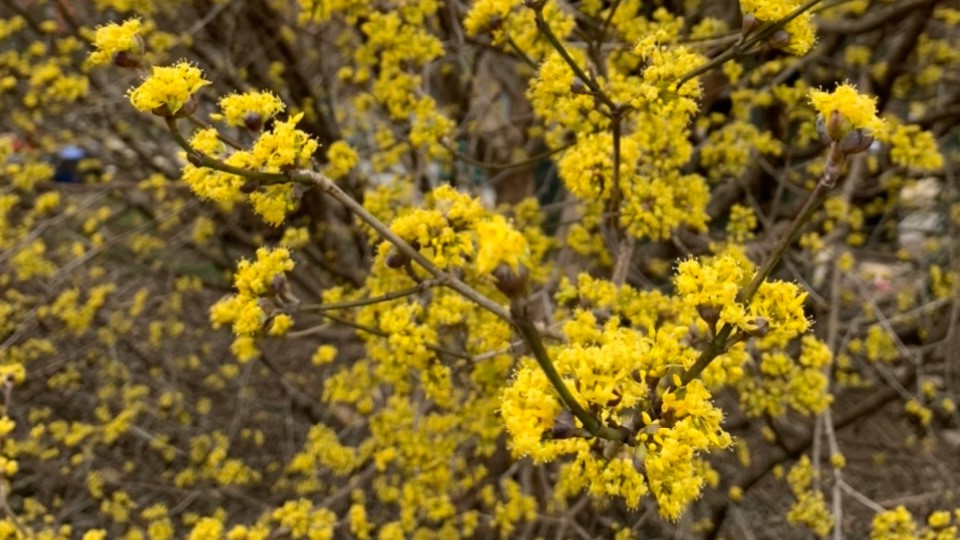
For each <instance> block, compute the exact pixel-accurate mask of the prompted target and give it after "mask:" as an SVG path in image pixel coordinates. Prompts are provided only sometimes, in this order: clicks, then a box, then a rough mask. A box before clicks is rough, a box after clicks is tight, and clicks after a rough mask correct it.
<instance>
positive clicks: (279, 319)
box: [210, 248, 294, 336]
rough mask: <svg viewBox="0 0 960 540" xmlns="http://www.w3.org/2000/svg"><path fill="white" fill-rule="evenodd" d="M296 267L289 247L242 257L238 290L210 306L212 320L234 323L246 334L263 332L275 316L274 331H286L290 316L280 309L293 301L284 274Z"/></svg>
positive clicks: (235, 280) (235, 328) (238, 269)
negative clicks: (255, 257)
mask: <svg viewBox="0 0 960 540" xmlns="http://www.w3.org/2000/svg"><path fill="white" fill-rule="evenodd" d="M293 267H294V262H293V261H292V260H291V259H290V252H289V251H287V250H286V249H285V248H277V249H269V248H260V249H258V250H257V259H256V260H255V261H248V260H242V261H240V264H238V265H237V273H236V274H235V275H234V285H235V286H236V288H237V294H234V295H230V296H227V297H224V298H223V299H221V300H220V301H219V302H217V303H216V304H214V305H213V306H212V307H211V308H210V320H211V322H212V323H213V324H214V326H215V327H218V326H221V325H227V324H230V325H232V327H233V331H234V332H235V333H236V334H237V335H240V336H242V335H249V334H255V333H257V332H260V331H261V330H262V328H263V325H264V324H265V323H266V322H267V320H268V319H270V318H272V319H273V322H272V326H271V330H270V331H271V333H276V334H282V333H285V331H286V329H287V328H289V327H290V322H291V320H290V316H289V315H287V314H285V313H281V312H279V310H280V309H281V308H282V307H283V305H284V304H285V303H287V302H289V298H290V297H289V293H288V285H287V283H286V278H285V277H284V274H285V273H286V272H289V271H290V270H293Z"/></svg>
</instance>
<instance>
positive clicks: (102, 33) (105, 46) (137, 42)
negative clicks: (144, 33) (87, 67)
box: [89, 19, 143, 65]
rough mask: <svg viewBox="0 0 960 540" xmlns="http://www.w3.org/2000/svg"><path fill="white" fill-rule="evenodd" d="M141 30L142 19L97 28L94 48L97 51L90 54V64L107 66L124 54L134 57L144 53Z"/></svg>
mask: <svg viewBox="0 0 960 540" xmlns="http://www.w3.org/2000/svg"><path fill="white" fill-rule="evenodd" d="M141 29H142V24H141V23H140V19H128V20H126V21H124V22H123V24H117V23H110V24H107V25H105V26H101V27H99V28H97V32H96V34H94V38H93V46H94V47H96V49H97V50H96V51H94V52H92V53H90V57H89V61H90V64H91V65H100V64H106V63H108V62H110V61H111V60H114V59H116V58H117V55H120V54H122V53H130V54H132V55H134V56H136V55H139V54H140V53H142V52H143V41H142V40H141V39H140V31H141Z"/></svg>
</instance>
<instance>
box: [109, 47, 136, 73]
mask: <svg viewBox="0 0 960 540" xmlns="http://www.w3.org/2000/svg"><path fill="white" fill-rule="evenodd" d="M113 65H115V66H117V67H121V68H126V69H136V68H138V67H140V56H139V55H136V54H133V53H132V52H130V51H120V52H117V53H114V55H113Z"/></svg>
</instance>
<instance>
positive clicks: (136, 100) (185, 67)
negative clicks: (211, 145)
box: [129, 62, 210, 116]
mask: <svg viewBox="0 0 960 540" xmlns="http://www.w3.org/2000/svg"><path fill="white" fill-rule="evenodd" d="M208 84H210V81H207V80H205V79H204V78H203V73H202V72H201V71H200V69H199V68H197V67H196V66H193V65H191V64H189V63H187V62H178V63H176V64H174V65H173V66H169V67H164V66H154V67H153V68H152V69H151V71H150V76H149V77H147V78H146V80H144V81H143V83H141V84H140V86H138V87H136V88H134V89H132V90H130V92H129V97H130V103H131V104H133V106H134V108H136V109H137V110H139V111H143V112H156V113H158V114H161V115H163V116H170V115H175V114H177V113H178V112H180V109H181V108H182V107H183V106H184V105H185V104H186V103H187V102H188V101H189V100H190V98H191V97H193V94H194V93H196V91H197V90H199V89H200V88H203V87H204V86H206V85H208Z"/></svg>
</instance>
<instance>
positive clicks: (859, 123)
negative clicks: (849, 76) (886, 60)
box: [810, 84, 886, 134]
mask: <svg viewBox="0 0 960 540" xmlns="http://www.w3.org/2000/svg"><path fill="white" fill-rule="evenodd" d="M810 102H811V103H813V108H814V109H816V110H817V112H818V113H820V114H821V115H822V116H823V118H824V119H825V120H828V119H829V118H830V116H831V115H832V114H833V112H834V111H836V112H838V113H839V114H840V116H841V117H843V119H844V120H845V121H846V122H847V123H848V124H849V129H863V130H865V131H868V132H870V133H871V134H876V133H882V132H883V131H885V129H886V125H885V124H884V122H883V120H881V119H880V117H878V116H877V100H876V98H874V97H871V96H867V95H864V94H860V93H858V92H857V89H856V88H854V87H853V86H852V85H849V84H841V85H839V86H837V89H836V90H834V91H833V92H824V91H822V90H811V91H810ZM849 129H847V130H844V131H849ZM844 134H845V133H844Z"/></svg>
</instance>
